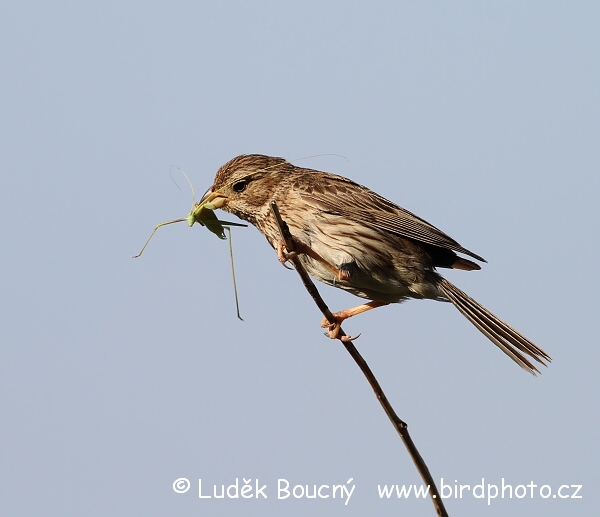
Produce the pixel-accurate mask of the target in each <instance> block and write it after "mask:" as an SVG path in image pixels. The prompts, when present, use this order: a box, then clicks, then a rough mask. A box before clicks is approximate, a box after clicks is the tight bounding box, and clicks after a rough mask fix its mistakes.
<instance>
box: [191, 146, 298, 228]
mask: <svg viewBox="0 0 600 517" xmlns="http://www.w3.org/2000/svg"><path fill="white" fill-rule="evenodd" d="M293 168H294V166H293V165H292V164H290V163H289V162H287V161H286V160H284V159H283V158H273V157H270V156H264V155H261V154H245V155H241V156H238V157H236V158H234V159H233V160H230V161H229V162H227V163H226V164H225V165H223V166H222V167H221V168H220V169H219V170H218V171H217V174H216V175H215V179H214V183H213V185H212V187H210V188H209V189H208V190H207V191H206V193H205V194H204V196H202V199H201V200H200V204H203V203H210V205H211V207H212V208H221V209H223V210H225V211H227V212H231V213H232V214H234V215H236V216H238V217H239V218H240V219H244V220H246V221H248V222H250V223H253V224H254V223H255V221H256V219H257V217H260V215H262V214H266V212H267V211H268V210H269V201H270V200H271V199H273V195H274V193H275V191H276V190H277V188H278V186H279V185H280V183H281V181H280V180H281V174H286V173H288V172H289V171H291V170H293Z"/></svg>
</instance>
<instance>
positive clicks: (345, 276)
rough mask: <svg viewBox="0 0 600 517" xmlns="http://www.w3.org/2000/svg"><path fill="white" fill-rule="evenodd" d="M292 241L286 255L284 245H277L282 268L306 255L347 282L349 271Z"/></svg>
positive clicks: (300, 243)
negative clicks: (295, 258) (292, 245)
mask: <svg viewBox="0 0 600 517" xmlns="http://www.w3.org/2000/svg"><path fill="white" fill-rule="evenodd" d="M292 239H293V242H294V251H293V252H292V253H288V252H287V251H286V248H285V243H284V242H283V241H279V242H278V243H277V258H278V259H279V262H281V263H282V264H283V265H284V267H287V266H285V263H286V262H287V261H288V260H290V259H292V258H294V257H297V256H298V255H300V254H304V255H308V256H309V257H310V258H312V259H314V260H316V261H317V262H320V263H321V264H323V265H324V266H325V267H326V268H327V269H329V271H331V272H332V273H333V274H334V275H335V276H336V278H337V279H338V280H340V281H344V280H348V279H349V278H350V271H347V270H345V269H338V268H337V267H335V266H334V265H332V264H330V263H329V262H327V261H326V260H325V259H324V258H323V257H321V255H319V254H318V253H317V252H316V251H314V250H313V249H312V248H311V247H310V246H307V245H306V244H303V243H302V242H298V241H297V240H296V239H294V238H293V237H292ZM365 310H367V309H365ZM361 312H362V311H361ZM357 314H358V313H357Z"/></svg>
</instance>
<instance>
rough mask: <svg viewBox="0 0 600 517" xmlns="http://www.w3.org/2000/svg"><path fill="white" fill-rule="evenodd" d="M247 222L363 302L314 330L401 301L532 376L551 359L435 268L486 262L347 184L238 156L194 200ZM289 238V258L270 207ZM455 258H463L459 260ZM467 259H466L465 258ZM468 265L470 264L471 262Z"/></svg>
mask: <svg viewBox="0 0 600 517" xmlns="http://www.w3.org/2000/svg"><path fill="white" fill-rule="evenodd" d="M207 202H210V204H211V207H213V208H220V209H222V210H225V211H226V212H229V213H232V214H234V215H235V216H237V217H239V218H240V219H242V220H244V221H247V222H249V223H250V224H252V225H254V226H255V227H256V228H257V229H258V230H259V231H260V232H261V233H262V234H263V235H264V236H265V237H266V239H267V241H268V242H269V244H270V245H271V246H272V247H273V248H274V249H275V250H277V255H278V258H279V260H280V261H281V262H282V263H283V264H284V265H285V263H286V262H287V261H288V260H289V259H290V258H292V257H296V258H297V260H299V261H300V263H301V264H302V266H303V267H304V268H305V269H306V271H307V272H308V274H309V275H310V276H312V277H313V278H316V279H317V280H319V281H321V282H323V283H325V284H328V285H331V286H334V287H336V288H339V289H343V290H345V291H348V292H350V293H352V294H354V295H355V296H358V297H360V298H364V299H367V300H370V301H369V302H367V303H364V304H361V305H358V306H356V307H353V308H351V309H347V310H344V311H340V312H337V313H335V314H334V320H335V321H333V322H330V321H328V320H327V319H324V321H323V322H322V324H321V326H323V327H325V328H327V329H328V335H329V337H331V338H336V337H339V335H338V332H339V328H340V325H341V323H342V321H344V320H345V319H347V318H349V317H351V316H355V315H357V314H360V313H362V312H365V311H368V310H370V309H374V308H376V307H380V306H384V305H388V304H390V303H400V302H403V301H406V300H409V299H429V300H437V301H444V302H451V303H452V304H453V305H454V306H455V307H456V308H457V309H458V310H459V311H460V312H461V313H462V314H463V315H464V316H465V317H466V318H467V319H468V320H469V321H470V322H471V323H472V324H473V325H474V326H475V327H476V328H477V329H479V330H480V331H481V332H482V333H483V334H484V335H485V336H486V337H487V338H488V339H489V340H490V341H492V342H493V343H494V344H495V345H497V346H498V347H499V348H500V349H501V350H502V351H503V352H504V353H505V354H506V355H508V356H509V357H510V358H511V359H512V360H513V361H515V362H516V363H517V364H518V365H519V366H521V367H522V368H523V369H525V370H526V371H529V372H530V373H532V374H534V375H535V374H536V373H539V372H540V370H539V369H538V368H537V365H535V364H534V362H536V363H538V364H541V365H543V366H547V363H548V362H550V361H551V357H550V356H549V355H548V354H547V353H546V352H545V351H544V350H542V349H541V348H540V347H538V346H537V345H536V344H534V343H533V342H532V341H530V340H529V339H527V338H526V337H525V336H523V335H522V334H520V333H519V332H517V331H516V330H514V329H513V328H512V327H511V326H510V325H508V324H507V323H505V322H504V321H502V320H501V319H500V318H498V317H497V316H495V315H494V314H492V313H491V312H490V311H489V310H488V309H486V308H485V307H484V306H483V305H481V304H480V303H478V302H477V301H475V300H474V299H473V298H471V297H470V296H468V295H467V294H466V293H464V292H463V291H461V290H460V289H459V288H458V287H456V286H455V285H454V284H452V283H451V282H450V281H449V280H447V279H446V278H444V277H443V276H442V275H441V274H440V273H439V272H438V269H440V268H449V269H460V270H464V271H475V270H479V269H481V266H480V265H479V264H477V263H476V262H474V260H476V261H478V262H486V261H485V259H484V258H483V257H481V256H479V255H477V254H475V253H473V252H472V251H469V250H468V249H466V248H464V247H463V246H461V245H460V244H459V243H458V242H457V241H456V240H454V239H453V238H451V237H449V236H448V235H447V234H445V233H444V232H442V231H441V230H439V229H438V228H436V227H435V226H433V225H431V224H430V223H428V222H427V221H425V220H424V219H422V218H420V217H418V216H417V215H415V214H413V213H411V212H409V211H408V210H406V209H404V208H402V207H401V206H399V205H397V204H395V203H393V202H392V201H389V200H388V199H386V198H384V197H383V196H381V195H379V194H377V193H376V192H374V191H372V190H370V189H369V188H367V187H365V186H363V185H360V184H358V183H356V182H354V181H352V180H350V179H348V178H345V177H343V176H339V175H336V174H331V173H328V172H322V171H317V170H313V169H308V168H303V167H298V166H296V165H294V164H292V163H290V162H288V161H287V160H285V159H284V158H278V157H272V156H265V155H261V154H244V155H240V156H237V157H235V158H233V159H232V160H230V161H228V162H227V163H225V164H224V165H223V166H221V167H220V168H219V169H218V171H217V173H216V175H215V178H214V181H213V184H212V186H211V187H210V188H209V189H208V190H207V191H206V193H205V194H204V196H203V197H202V199H201V201H200V204H202V203H207ZM273 202H275V203H276V205H277V207H278V209H279V212H280V214H281V217H282V219H283V220H284V221H285V223H286V224H287V226H288V228H289V231H290V233H291V236H292V239H293V243H294V251H293V252H292V253H290V252H288V250H287V249H286V247H285V243H284V242H283V240H282V237H281V232H280V229H279V226H278V224H277V221H276V219H275V215H274V213H273V209H272V203H273ZM461 255H462V256H461ZM466 257H469V258H466ZM471 259H474V260H471Z"/></svg>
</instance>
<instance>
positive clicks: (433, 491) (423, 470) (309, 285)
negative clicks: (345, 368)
mask: <svg viewBox="0 0 600 517" xmlns="http://www.w3.org/2000/svg"><path fill="white" fill-rule="evenodd" d="M271 208H272V209H273V214H274V215H275V219H276V221H277V225H278V226H279V230H280V232H281V237H282V239H283V241H284V242H285V247H286V249H287V251H288V253H292V252H293V251H294V243H293V240H292V235H291V234H290V230H289V228H288V225H287V224H286V222H285V221H284V220H283V219H282V218H281V214H280V213H279V209H278V208H277V204H276V203H275V201H272V202H271ZM290 261H291V262H292V264H293V265H294V267H295V268H296V271H297V272H298V274H299V275H300V278H301V279H302V283H303V284H304V287H306V290H307V291H308V292H309V294H310V295H311V296H312V298H313V300H314V301H315V303H316V304H317V307H318V308H319V310H320V311H321V312H322V313H323V316H325V317H326V318H327V319H328V320H329V321H330V322H333V321H334V318H333V314H332V313H331V311H330V310H329V307H327V304H326V303H325V302H324V301H323V298H321V295H320V294H319V291H317V288H316V287H315V284H314V283H313V281H312V280H311V279H310V277H309V276H308V273H307V272H306V269H304V267H303V266H302V264H301V263H300V261H299V260H298V258H297V257H292V258H290ZM344 336H347V335H346V334H345V333H344V331H343V330H342V329H341V328H340V331H339V334H338V337H339V338H342V337H344ZM340 341H341V342H342V343H343V344H344V346H345V347H346V350H347V351H348V353H349V354H350V355H351V356H352V358H353V359H354V361H355V362H356V364H358V367H359V368H360V369H361V371H362V372H363V374H364V375H365V377H366V378H367V381H369V384H370V385H371V388H373V391H374V392H375V396H376V397H377V400H379V403H380V404H381V406H382V407H383V410H384V411H385V413H386V415H387V416H388V418H389V419H390V421H391V422H392V425H393V426H394V428H395V429H396V431H397V432H398V434H399V435H400V438H402V441H403V442H404V445H405V447H406V449H407V450H408V453H409V454H410V457H411V458H412V460H413V462H414V464H415V466H416V467H417V470H418V471H419V474H420V475H421V478H422V479H423V482H424V483H425V484H427V485H428V486H429V494H430V495H431V500H432V502H433V506H434V508H435V511H436V513H437V515H438V516H439V517H448V513H447V512H446V508H445V507H444V503H443V501H442V498H441V497H440V494H439V492H438V489H437V487H436V485H435V482H434V481H433V477H432V476H431V473H430V472H429V469H428V468H427V465H426V464H425V461H424V460H423V458H422V456H421V455H420V454H419V451H418V450H417V447H416V446H415V444H414V442H413V441H412V438H411V437H410V434H409V433H408V425H407V424H406V422H404V421H402V420H401V419H400V417H399V416H398V415H397V414H396V412H395V411H394V408H393V407H392V405H391V404H390V402H389V401H388V399H387V397H386V396H385V394H384V393H383V389H381V386H380V385H379V382H378V381H377V379H376V378H375V375H374V374H373V372H372V371H371V368H369V365H368V364H367V362H366V361H365V360H364V359H363V357H362V355H360V353H359V352H358V350H357V349H356V347H355V346H354V343H352V341H350V340H348V339H347V338H346V339H340Z"/></svg>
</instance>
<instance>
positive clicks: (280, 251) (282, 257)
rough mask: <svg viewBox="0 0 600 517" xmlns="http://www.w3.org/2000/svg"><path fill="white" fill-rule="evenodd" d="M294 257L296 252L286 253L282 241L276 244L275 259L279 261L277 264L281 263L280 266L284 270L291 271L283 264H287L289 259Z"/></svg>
mask: <svg viewBox="0 0 600 517" xmlns="http://www.w3.org/2000/svg"><path fill="white" fill-rule="evenodd" d="M296 255H297V253H296V252H292V253H288V251H287V250H286V248H285V243H284V242H283V241H280V242H279V243H277V258H278V259H279V262H281V265H282V266H283V267H284V268H286V269H293V268H291V267H289V266H286V265H285V263H286V262H288V261H289V260H290V259H293V258H294V257H296Z"/></svg>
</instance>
